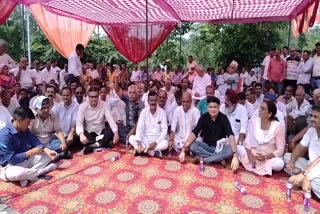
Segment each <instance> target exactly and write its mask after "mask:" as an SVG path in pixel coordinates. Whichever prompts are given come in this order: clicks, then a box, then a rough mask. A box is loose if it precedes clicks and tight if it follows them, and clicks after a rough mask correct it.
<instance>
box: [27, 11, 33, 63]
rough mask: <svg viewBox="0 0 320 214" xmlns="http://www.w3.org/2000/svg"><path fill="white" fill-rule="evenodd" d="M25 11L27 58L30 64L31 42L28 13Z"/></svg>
mask: <svg viewBox="0 0 320 214" xmlns="http://www.w3.org/2000/svg"><path fill="white" fill-rule="evenodd" d="M26 13H27V38H28V60H29V63H30V64H31V63H32V61H31V42H30V13H29V12H28V11H26Z"/></svg>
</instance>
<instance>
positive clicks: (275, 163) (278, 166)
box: [237, 145, 284, 172]
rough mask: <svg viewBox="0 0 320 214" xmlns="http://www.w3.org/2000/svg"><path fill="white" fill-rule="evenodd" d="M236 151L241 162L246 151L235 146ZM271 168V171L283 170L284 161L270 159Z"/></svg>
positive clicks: (242, 147) (239, 146) (277, 158)
mask: <svg viewBox="0 0 320 214" xmlns="http://www.w3.org/2000/svg"><path fill="white" fill-rule="evenodd" d="M237 151H238V154H239V159H240V161H241V157H242V156H244V155H247V151H246V149H245V148H244V146H241V145H237ZM271 168H272V170H273V171H276V172H279V171H281V170H283V168H284V161H283V159H282V158H281V157H274V158H271Z"/></svg>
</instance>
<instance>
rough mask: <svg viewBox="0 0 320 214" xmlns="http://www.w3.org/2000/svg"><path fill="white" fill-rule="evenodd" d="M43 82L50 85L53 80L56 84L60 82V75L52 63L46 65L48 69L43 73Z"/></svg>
mask: <svg viewBox="0 0 320 214" xmlns="http://www.w3.org/2000/svg"><path fill="white" fill-rule="evenodd" d="M41 76H42V80H43V82H44V83H46V84H50V82H51V80H54V82H55V83H57V84H58V83H59V82H58V74H57V73H56V71H54V70H53V69H52V68H51V62H50V61H48V62H47V63H46V67H45V68H44V69H43V70H42V71H41Z"/></svg>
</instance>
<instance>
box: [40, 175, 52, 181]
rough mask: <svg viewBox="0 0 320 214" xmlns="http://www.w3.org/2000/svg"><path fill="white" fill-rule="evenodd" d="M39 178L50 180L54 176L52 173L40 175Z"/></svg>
mask: <svg viewBox="0 0 320 214" xmlns="http://www.w3.org/2000/svg"><path fill="white" fill-rule="evenodd" d="M38 178H39V179H44V180H50V179H51V178H52V176H51V175H39V177H38Z"/></svg>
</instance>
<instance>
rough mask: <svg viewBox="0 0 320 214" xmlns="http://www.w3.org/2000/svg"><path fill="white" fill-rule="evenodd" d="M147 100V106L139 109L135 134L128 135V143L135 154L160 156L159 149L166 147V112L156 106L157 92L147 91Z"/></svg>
mask: <svg viewBox="0 0 320 214" xmlns="http://www.w3.org/2000/svg"><path fill="white" fill-rule="evenodd" d="M148 102H149V107H146V108H144V109H143V110H142V111H141V113H140V118H139V120H138V125H137V129H136V134H135V135H131V136H130V138H129V143H130V144H131V145H132V146H133V147H134V151H135V154H142V153H147V154H149V155H150V156H157V157H162V154H161V151H163V150H166V149H167V148H168V140H167V132H168V125H167V118H166V113H165V112H164V111H163V110H162V109H161V108H160V107H159V106H158V95H157V93H155V92H153V91H151V92H149V94H148Z"/></svg>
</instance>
